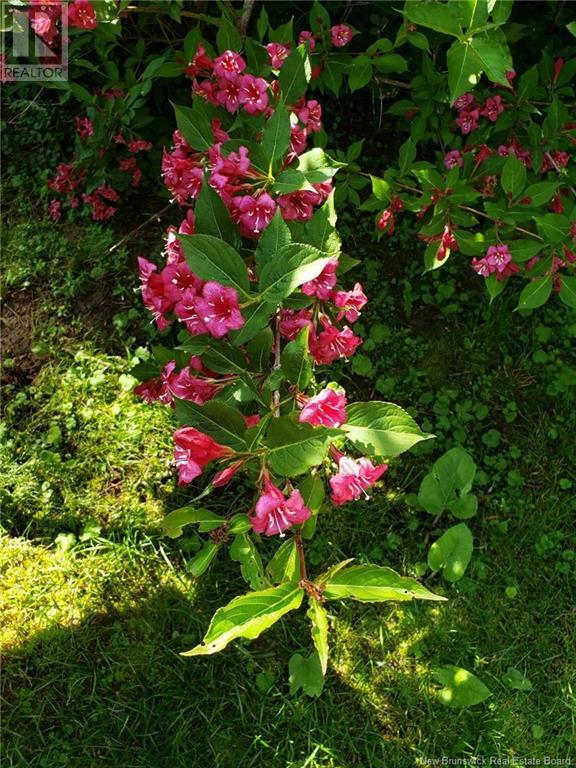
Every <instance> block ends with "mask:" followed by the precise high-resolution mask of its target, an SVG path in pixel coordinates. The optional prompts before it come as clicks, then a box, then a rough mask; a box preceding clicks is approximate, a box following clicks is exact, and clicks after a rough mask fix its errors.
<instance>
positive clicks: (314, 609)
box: [306, 599, 329, 675]
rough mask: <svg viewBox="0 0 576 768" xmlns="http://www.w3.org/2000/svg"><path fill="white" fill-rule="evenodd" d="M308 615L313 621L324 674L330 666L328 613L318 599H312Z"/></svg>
mask: <svg viewBox="0 0 576 768" xmlns="http://www.w3.org/2000/svg"><path fill="white" fill-rule="evenodd" d="M306 615H307V616H308V618H309V619H310V622H311V623H312V642H313V643H314V647H315V648H316V652H317V653H318V658H319V660H320V667H321V669H322V674H323V675H325V674H326V669H327V668H328V653H329V650H328V613H327V611H326V608H324V606H323V605H322V604H321V603H319V602H318V600H314V599H311V600H310V608H309V609H308V611H307V613H306Z"/></svg>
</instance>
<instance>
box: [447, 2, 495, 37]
mask: <svg viewBox="0 0 576 768" xmlns="http://www.w3.org/2000/svg"><path fill="white" fill-rule="evenodd" d="M453 5H454V7H455V8H456V11H457V12H458V15H459V17H460V19H461V21H462V23H463V24H464V26H465V27H466V28H467V29H468V30H471V29H477V28H478V27H482V26H484V25H485V24H486V22H487V21H488V0H457V2H456V3H453Z"/></svg>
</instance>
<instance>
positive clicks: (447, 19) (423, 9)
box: [404, 0, 462, 37]
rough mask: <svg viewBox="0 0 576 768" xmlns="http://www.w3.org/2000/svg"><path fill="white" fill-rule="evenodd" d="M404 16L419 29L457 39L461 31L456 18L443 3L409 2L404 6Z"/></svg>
mask: <svg viewBox="0 0 576 768" xmlns="http://www.w3.org/2000/svg"><path fill="white" fill-rule="evenodd" d="M404 16H405V17H406V18H407V19H408V21H411V22H412V23H413V24H416V25H418V26H419V27H426V28H427V29H433V30H434V31H435V32H443V33H444V34H445V35H453V36H454V37H459V36H460V35H461V34H462V29H461V26H460V22H459V21H458V17H457V16H456V14H455V13H453V11H452V9H451V8H450V7H449V6H448V5H446V4H445V3H438V2H434V3H425V2H421V1H419V2H414V0H411V1H410V2H407V3H405V4H404Z"/></svg>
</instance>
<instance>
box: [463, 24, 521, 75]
mask: <svg viewBox="0 0 576 768" xmlns="http://www.w3.org/2000/svg"><path fill="white" fill-rule="evenodd" d="M497 35H501V38H498V37H497ZM470 46H471V47H472V49H473V50H474V52H475V54H476V56H477V57H478V59H479V61H480V63H481V65H482V70H483V71H484V72H485V73H486V75H487V76H488V77H489V78H490V80H492V82H493V83H500V84H501V85H505V86H507V87H508V86H509V83H508V80H507V79H506V72H509V71H510V70H511V69H514V65H513V64H512V57H511V56H510V51H509V49H508V45H507V43H506V38H505V37H504V35H503V34H502V33H501V32H500V31H498V32H491V33H490V35H489V36H488V35H486V36H482V37H473V38H472V40H471V41H470Z"/></svg>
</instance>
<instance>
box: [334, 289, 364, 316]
mask: <svg viewBox="0 0 576 768" xmlns="http://www.w3.org/2000/svg"><path fill="white" fill-rule="evenodd" d="M332 301H333V302H334V304H335V306H337V307H338V308H339V309H341V310H342V312H340V313H339V314H338V318H337V319H338V320H342V318H343V317H345V318H346V320H348V322H349V323H355V322H356V320H358V317H359V315H360V310H361V309H362V307H364V306H366V304H367V303H368V298H367V296H366V294H365V293H364V290H363V288H362V285H361V284H360V283H356V285H355V286H354V288H353V289H352V290H351V291H334V293H333V294H332Z"/></svg>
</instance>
